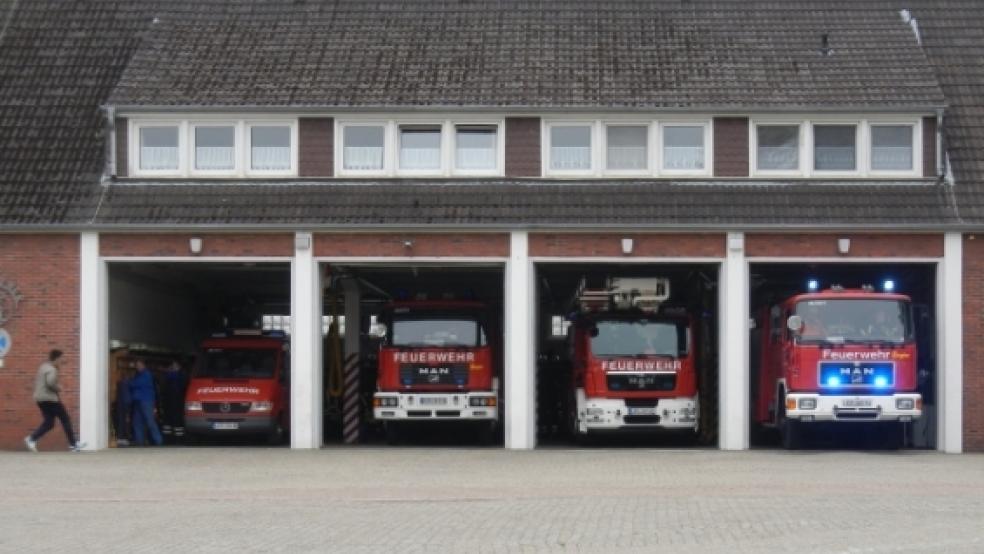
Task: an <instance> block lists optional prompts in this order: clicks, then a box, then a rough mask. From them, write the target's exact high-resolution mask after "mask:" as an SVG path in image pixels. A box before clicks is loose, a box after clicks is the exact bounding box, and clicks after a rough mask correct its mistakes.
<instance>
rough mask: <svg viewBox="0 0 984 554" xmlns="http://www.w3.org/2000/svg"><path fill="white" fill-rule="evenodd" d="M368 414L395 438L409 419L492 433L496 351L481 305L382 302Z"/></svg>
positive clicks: (496, 394) (496, 396)
mask: <svg viewBox="0 0 984 554" xmlns="http://www.w3.org/2000/svg"><path fill="white" fill-rule="evenodd" d="M381 320H382V322H381V323H380V324H378V325H377V329H376V332H375V334H376V335H377V336H383V337H384V340H383V342H382V343H381V344H380V347H379V357H378V359H379V368H378V378H377V379H378V380H377V392H376V393H375V394H374V395H373V416H374V417H375V419H376V420H377V421H382V422H383V425H384V427H385V429H386V434H387V439H389V440H390V441H393V440H395V439H396V438H397V436H396V435H397V433H398V430H399V428H400V425H401V424H404V423H407V422H435V421H459V422H472V423H474V424H475V425H476V426H478V429H479V431H480V432H481V434H482V435H483V438H484V439H485V440H491V438H492V433H493V431H494V429H495V426H496V424H497V422H498V420H499V381H498V379H497V378H496V377H495V362H496V361H495V359H494V357H495V355H496V352H495V350H494V349H493V346H492V344H490V337H489V335H490V334H489V330H488V329H489V313H488V307H487V305H486V304H484V303H482V302H478V301H471V300H401V301H394V302H392V303H390V304H388V305H387V306H386V308H385V309H384V313H383V314H382V318H381Z"/></svg>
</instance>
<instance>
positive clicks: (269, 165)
mask: <svg viewBox="0 0 984 554" xmlns="http://www.w3.org/2000/svg"><path fill="white" fill-rule="evenodd" d="M250 155H251V159H252V168H253V169H259V170H277V169H290V147H289V146H253V147H252V152H251V154H250Z"/></svg>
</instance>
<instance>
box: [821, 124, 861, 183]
mask: <svg viewBox="0 0 984 554" xmlns="http://www.w3.org/2000/svg"><path fill="white" fill-rule="evenodd" d="M806 124H807V133H806V134H807V142H809V148H810V162H809V165H808V166H807V168H806V169H807V174H808V176H809V177H864V176H865V168H866V167H867V165H868V164H867V161H868V160H867V155H866V154H867V149H866V148H864V147H863V145H864V144H866V143H867V140H866V139H867V132H866V128H865V125H864V120H863V119H841V118H838V119H824V118H815V119H810V120H807V122H806ZM828 125H854V169H851V170H846V169H817V168H816V153H817V152H816V140H815V138H816V137H815V129H816V127H818V126H821V127H823V126H828Z"/></svg>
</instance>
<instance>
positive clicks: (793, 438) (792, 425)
mask: <svg viewBox="0 0 984 554" xmlns="http://www.w3.org/2000/svg"><path fill="white" fill-rule="evenodd" d="M801 432H802V431H801V429H800V424H799V422H798V421H796V420H795V419H789V418H787V417H786V416H785V414H784V415H783V417H782V422H781V423H780V424H779V440H780V442H781V443H782V447H783V448H785V449H786V450H797V449H798V448H799V447H800V445H801V442H802V439H801V437H800V433H801Z"/></svg>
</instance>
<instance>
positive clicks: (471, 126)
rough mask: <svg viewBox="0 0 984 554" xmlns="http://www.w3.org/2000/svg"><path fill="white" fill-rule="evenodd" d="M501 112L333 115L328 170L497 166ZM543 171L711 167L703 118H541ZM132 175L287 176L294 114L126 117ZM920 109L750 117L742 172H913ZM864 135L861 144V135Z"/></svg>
mask: <svg viewBox="0 0 984 554" xmlns="http://www.w3.org/2000/svg"><path fill="white" fill-rule="evenodd" d="M503 127H504V122H503V121H502V120H484V121H483V120H462V121H451V120H447V121H443V122H426V121H413V122H401V121H396V120H385V121H379V120H373V121H370V120H350V121H346V120H340V121H337V122H336V123H335V129H334V134H335V137H336V140H335V141H334V144H335V146H334V152H333V154H334V160H335V167H334V172H333V174H334V175H337V176H364V177H380V176H382V177H385V176H502V175H503V174H504V167H505V137H504V133H503ZM541 131H542V133H541V136H543V137H544V140H543V141H542V146H541V148H542V151H541V160H542V165H543V168H542V174H543V175H544V176H548V177H550V176H555V177H591V176H694V177H706V176H712V175H713V170H712V168H713V165H714V164H713V152H712V144H713V141H712V131H713V125H712V122H711V120H691V121H686V120H673V121H647V122H638V121H629V120H625V121H621V120H620V121H602V120H594V121H574V120H544V121H543V122H542V129H541ZM129 136H130V137H131V140H130V143H129V160H130V161H129V165H130V168H129V174H130V175H133V176H161V177H185V176H210V177H269V176H282V177H291V176H296V175H297V174H298V150H299V148H298V122H297V120H296V119H295V120H282V121H275V120H269V121H267V120H263V121H250V120H237V121H229V120H217V121H190V120H157V121H153V120H131V121H130V134H129ZM921 138H922V132H921V121H920V119H918V118H909V119H895V120H885V119H882V120H866V119H858V120H853V121H850V120H837V121H834V120H819V121H813V120H802V119H801V120H793V119H787V120H784V121H783V120H763V121H755V120H752V121H751V122H750V125H749V145H750V149H749V150H750V151H749V165H750V168H751V171H750V174H751V176H763V177H769V176H783V177H810V176H874V177H880V176H886V177H888V176H898V177H914V176H919V175H920V174H921V168H922V165H921V164H922V160H921V153H922V148H921ZM862 145H863V147H861V146H862Z"/></svg>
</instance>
